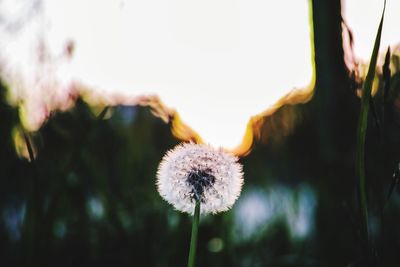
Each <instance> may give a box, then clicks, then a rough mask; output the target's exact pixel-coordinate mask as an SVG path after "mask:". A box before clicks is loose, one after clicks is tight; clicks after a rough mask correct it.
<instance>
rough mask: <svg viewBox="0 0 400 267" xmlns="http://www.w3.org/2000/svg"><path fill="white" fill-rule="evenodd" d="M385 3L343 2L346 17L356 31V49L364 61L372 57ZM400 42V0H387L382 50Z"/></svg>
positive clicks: (361, 0) (372, 1)
mask: <svg viewBox="0 0 400 267" xmlns="http://www.w3.org/2000/svg"><path fill="white" fill-rule="evenodd" d="M383 3H384V1H383V0H348V1H344V3H343V8H344V12H343V13H344V17H345V19H346V21H347V23H348V24H349V26H350V28H351V29H352V30H353V33H354V39H355V40H354V50H355V52H356V54H357V56H358V57H360V58H361V59H363V60H364V61H368V60H369V58H370V57H371V53H372V48H373V46H374V42H375V37H376V31H377V30H378V26H379V22H380V19H381V16H382V10H383ZM399 43H400V1H399V0H387V2H386V12H385V20H384V22H383V30H382V39H381V46H380V50H381V52H385V51H386V49H387V47H388V46H389V45H394V44H399Z"/></svg>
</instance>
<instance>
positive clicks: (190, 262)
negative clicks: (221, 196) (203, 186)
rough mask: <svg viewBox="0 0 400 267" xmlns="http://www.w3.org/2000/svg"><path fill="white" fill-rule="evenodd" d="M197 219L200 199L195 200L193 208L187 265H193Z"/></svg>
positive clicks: (197, 227)
mask: <svg viewBox="0 0 400 267" xmlns="http://www.w3.org/2000/svg"><path fill="white" fill-rule="evenodd" d="M199 219H200V201H196V207H195V209H194V215H193V222H192V236H191V238H190V250H189V259H188V267H194V265H195V264H194V263H195V261H196V248H197V234H198V230H199Z"/></svg>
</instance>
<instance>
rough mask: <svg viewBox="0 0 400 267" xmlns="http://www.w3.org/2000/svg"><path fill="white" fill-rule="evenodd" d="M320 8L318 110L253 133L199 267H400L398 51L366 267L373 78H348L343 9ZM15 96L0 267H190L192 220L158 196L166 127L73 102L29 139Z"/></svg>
mask: <svg viewBox="0 0 400 267" xmlns="http://www.w3.org/2000/svg"><path fill="white" fill-rule="evenodd" d="M311 5H312V10H313V14H312V20H313V28H314V35H313V39H312V42H313V45H314V57H315V58H314V59H315V77H316V80H315V85H313V86H315V89H314V91H313V96H312V98H311V99H310V100H309V101H307V102H305V103H300V104H294V103H291V102H290V101H289V102H288V103H284V104H283V105H282V106H280V107H279V108H277V109H276V110H275V111H274V112H273V113H272V114H268V115H265V116H264V117H263V118H261V119H260V120H259V121H258V123H257V126H256V128H255V137H257V138H256V139H254V141H253V144H252V147H251V151H250V152H249V153H247V155H246V156H243V157H241V158H240V162H241V163H242V164H243V166H244V173H245V184H244V187H243V191H242V194H241V196H240V198H239V199H238V201H237V202H236V204H235V205H234V207H233V208H232V210H230V211H228V212H225V213H222V214H218V215H212V216H211V215H210V216H204V217H202V218H201V223H200V228H199V244H198V254H197V255H198V256H197V266H335V267H336V266H399V264H400V259H399V256H398V251H399V249H400V231H399V225H400V187H399V186H398V180H399V179H400V178H399V167H400V166H399V161H400V138H399V137H400V52H399V49H397V50H396V47H392V49H391V51H392V53H391V56H390V70H391V73H390V74H389V76H387V74H386V76H385V72H384V71H383V70H382V65H383V61H384V56H385V55H384V54H383V55H382V58H381V59H382V60H381V63H380V64H378V65H379V66H378V69H377V78H376V81H375V87H374V88H375V92H376V93H375V96H374V98H373V101H372V104H373V106H374V110H373V111H372V112H371V116H369V125H368V133H367V145H366V155H367V157H366V170H367V194H368V201H369V202H368V205H369V220H370V234H371V239H372V246H373V248H374V255H375V256H374V258H373V260H372V261H371V260H370V259H367V258H366V256H365V243H364V242H363V239H362V236H361V226H360V225H361V216H360V213H359V207H358V204H357V203H358V202H357V181H356V176H355V168H354V165H355V143H356V142H355V141H356V129H357V119H358V114H359V110H360V100H359V98H358V97H357V93H358V90H359V89H360V86H361V84H362V82H363V75H364V72H365V71H364V69H365V64H364V65H363V64H362V63H360V64H359V65H358V66H357V68H356V69H357V70H358V71H355V68H353V69H352V68H350V67H349V57H348V56H349V55H350V56H351V48H352V38H353V36H352V33H351V31H350V30H349V29H348V28H347V27H346V24H345V23H344V22H345V21H344V20H343V18H342V16H341V12H342V9H341V2H340V1H336V0H335V1H332V0H315V1H312V2H311ZM360 8H361V7H360ZM377 26H378V25H376V28H377ZM375 31H376V29H375V28H374V29H373V32H375ZM384 52H386V47H384ZM346 56H347V57H346ZM285 60H288V62H287V64H290V58H289V59H285ZM350 61H351V60H350ZM352 63H354V62H352ZM350 65H351V64H350ZM353 67H354V66H353ZM278 71H279V70H278ZM281 71H284V70H281ZM287 75H290V74H287ZM388 77H389V78H388ZM9 90H11V89H10V88H8V86H7V85H6V84H5V83H4V82H3V83H2V84H1V87H0V247H1V249H0V266H185V264H186V262H187V256H188V249H189V241H190V240H189V239H190V230H191V218H190V217H189V216H188V215H186V214H182V213H180V212H177V211H175V210H174V209H173V208H172V207H171V206H170V205H168V204H167V203H166V202H165V201H164V200H162V199H161V197H160V196H159V194H158V193H157V191H156V186H155V174H156V170H157V167H158V164H159V162H160V160H161V158H162V157H163V155H164V153H165V152H166V151H167V150H169V149H171V148H172V147H174V146H175V145H176V144H178V143H180V142H181V141H180V140H178V139H177V138H176V137H174V135H173V134H172V132H171V126H172V125H171V122H169V123H165V120H162V119H161V118H159V117H157V116H154V110H153V109H151V108H149V107H143V106H128V105H117V106H112V107H111V106H110V107H109V106H104V105H89V104H87V102H86V101H84V100H83V99H82V98H81V97H78V98H77V99H76V102H75V105H74V106H73V107H72V108H71V109H69V110H67V111H64V112H56V113H54V114H52V116H51V117H50V118H49V119H48V120H47V121H46V123H45V124H44V125H43V126H42V127H40V128H39V129H38V130H37V131H33V132H30V131H27V130H25V129H24V128H23V127H22V124H23V123H22V122H21V120H22V119H23V118H21V116H20V113H21V111H20V110H19V109H18V106H15V105H10V104H9V102H8V101H7V99H8V97H7V95H8V92H9ZM385 92H386V93H385ZM27 143H29V145H27ZM29 150H31V151H29ZM32 159H34V160H32Z"/></svg>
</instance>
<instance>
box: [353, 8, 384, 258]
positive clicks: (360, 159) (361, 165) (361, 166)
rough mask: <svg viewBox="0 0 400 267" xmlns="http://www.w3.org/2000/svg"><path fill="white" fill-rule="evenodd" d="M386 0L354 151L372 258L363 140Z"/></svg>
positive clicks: (361, 205) (362, 213)
mask: <svg viewBox="0 0 400 267" xmlns="http://www.w3.org/2000/svg"><path fill="white" fill-rule="evenodd" d="M385 8H386V0H385V2H384V6H383V11H382V17H381V20H380V23H379V27H378V31H377V34H376V38H375V43H374V48H373V51H372V55H371V59H370V64H369V68H368V73H367V76H366V78H365V81H364V84H363V90H362V95H361V111H360V117H359V122H358V129H357V147H356V149H357V151H356V175H357V177H358V200H359V208H360V211H361V212H360V213H361V217H362V222H361V225H362V236H363V241H364V242H366V247H367V258H370V259H372V257H373V254H374V252H373V248H372V244H371V240H370V233H369V227H370V225H369V222H368V202H367V189H366V187H367V185H366V175H365V141H366V136H367V127H368V114H369V112H370V110H371V111H372V112H373V113H374V111H375V108H374V105H373V104H372V105H371V102H372V98H371V91H372V85H373V82H374V77H375V73H376V65H377V59H378V52H379V47H380V41H381V35H382V27H383V19H384V15H385Z"/></svg>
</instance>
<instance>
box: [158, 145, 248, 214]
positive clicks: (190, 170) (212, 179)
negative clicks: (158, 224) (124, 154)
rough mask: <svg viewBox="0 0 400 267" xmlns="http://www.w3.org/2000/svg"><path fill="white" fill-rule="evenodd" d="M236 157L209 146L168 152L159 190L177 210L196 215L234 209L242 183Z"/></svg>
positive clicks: (163, 160) (160, 171)
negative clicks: (196, 212) (196, 210)
mask: <svg viewBox="0 0 400 267" xmlns="http://www.w3.org/2000/svg"><path fill="white" fill-rule="evenodd" d="M237 160H238V159H237V158H236V157H235V156H233V155H231V154H228V153H226V152H224V151H223V150H222V149H215V148H213V147H211V146H208V145H198V144H193V143H183V144H181V145H178V146H176V147H175V148H174V149H172V150H170V151H168V152H167V153H166V155H165V156H164V158H163V159H162V161H161V163H160V166H159V167H158V172H157V189H158V192H159V193H160V195H161V196H162V197H163V198H164V199H165V200H166V201H167V202H168V203H170V204H172V205H173V206H174V207H175V209H177V210H180V211H182V212H187V213H189V214H193V212H194V208H195V205H196V201H199V202H200V212H201V213H203V214H206V213H218V212H221V211H226V210H228V209H230V208H231V207H232V205H233V204H234V203H235V201H236V199H237V198H238V197H239V195H240V191H241V189H242V184H243V172H242V166H241V165H240V164H239V163H238V162H237Z"/></svg>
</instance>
